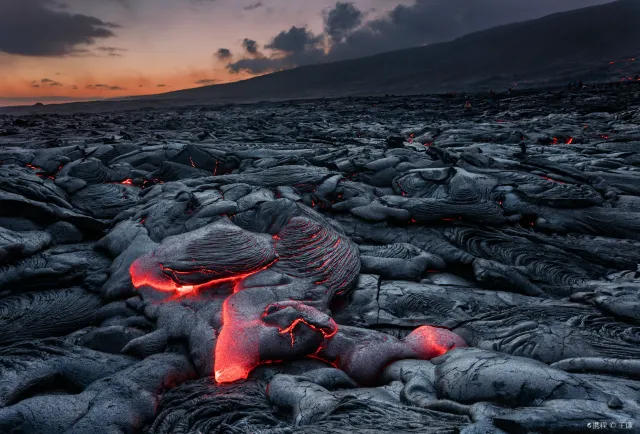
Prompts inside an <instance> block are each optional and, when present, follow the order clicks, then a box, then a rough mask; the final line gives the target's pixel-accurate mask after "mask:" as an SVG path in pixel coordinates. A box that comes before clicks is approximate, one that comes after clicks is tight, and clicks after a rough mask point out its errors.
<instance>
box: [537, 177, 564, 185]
mask: <svg viewBox="0 0 640 434" xmlns="http://www.w3.org/2000/svg"><path fill="white" fill-rule="evenodd" d="M538 176H540V178H542V179H545V180H547V181H551V182H557V183H558V184H564V182H562V181H558V180H557V179H553V178H549V177H548V176H544V175H538Z"/></svg>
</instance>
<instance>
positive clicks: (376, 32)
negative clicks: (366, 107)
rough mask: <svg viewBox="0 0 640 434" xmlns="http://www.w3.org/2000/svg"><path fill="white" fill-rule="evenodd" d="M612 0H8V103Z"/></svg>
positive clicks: (300, 59)
mask: <svg viewBox="0 0 640 434" xmlns="http://www.w3.org/2000/svg"><path fill="white" fill-rule="evenodd" d="M609 1H611V0H353V1H346V2H336V1H335V0H297V1H292V0H262V1H260V0H0V106H3V105H23V104H33V103H35V102H43V103H52V102H67V101H74V100H91V99H101V98H114V97H123V96H133V95H146V94H153V93H161V92H167V91H171V90H178V89H186V88H192V87H198V86H205V85H211V84H221V83H228V82H232V81H237V80H242V79H247V78H251V77H254V76H256V75H261V74H266V73H270V72H274V71H278V70H282V69H287V68H292V67H296V66H302V65H308V64H313V63H320V62H328V61H336V60H342V59H348V58H354V57H362V56H366V55H371V54H376V53H380V52H383V51H390V50H395V49H401V48H408V47H413V46H420V45H425V44H430V43H436V42H442V41H447V40H451V39H455V38H456V37H459V36H462V35H464V34H467V33H471V32H474V31H478V30H482V29H486V28H490V27H494V26H497V25H502V24H507V23H510V22H515V21H523V20H527V19H533V18H539V17H542V16H544V15H548V14H551V13H556V12H562V11H566V10H570V9H576V8H580V7H587V6H593V5H597V4H602V3H608V2H609Z"/></svg>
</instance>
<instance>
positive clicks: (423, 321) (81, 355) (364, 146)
mask: <svg viewBox="0 0 640 434" xmlns="http://www.w3.org/2000/svg"><path fill="white" fill-rule="evenodd" d="M638 97H640V92H639V90H638V89H636V87H631V86H629V87H626V86H622V87H620V88H613V89H601V90H583V91H574V92H567V91H557V90H549V91H539V92H524V91H522V92H520V93H518V92H516V93H514V94H513V95H511V96H509V97H507V96H500V97H499V98H498V100H497V102H496V103H494V104H492V105H489V104H488V103H487V102H485V101H484V97H482V96H472V97H471V98H472V99H473V101H474V104H473V111H472V112H463V110H462V107H463V105H464V101H465V100H466V99H467V96H463V95H460V96H453V95H447V96H442V97H438V96H430V97H414V98H402V99H400V98H395V97H387V98H377V99H372V98H360V99H358V98H350V99H342V100H328V99H325V100H310V101H304V102H289V103H263V104H257V105H249V106H242V107H240V106H237V107H236V106H230V107H217V108H212V107H202V108H188V109H179V110H175V111H170V110H162V111H160V110H144V111H134V112H126V113H111V114H94V115H72V116H53V115H39V116H31V117H24V118H15V117H0V132H2V131H9V130H10V131H11V132H12V133H11V134H10V135H9V134H5V135H3V134H0V326H1V328H0V432H3V433H4V432H7V433H47V434H49V433H67V432H69V433H114V432H118V433H133V432H145V433H166V434H169V433H214V432H224V433H258V432H259V433H273V434H276V433H280V434H284V433H338V432H345V433H347V432H365V433H386V432H392V431H396V432H415V433H458V432H460V433H467V434H469V433H504V432H507V433H524V432H557V433H566V432H575V433H581V432H588V431H589V430H590V429H594V428H593V427H596V426H597V427H599V428H598V431H601V432H638V428H639V427H640V271H639V268H638V267H639V264H640V170H638V167H639V165H640V127H639V126H638V125H640V103H639V102H638V101H639V99H638ZM603 107H608V109H607V110H609V111H607V112H603V111H602V110H603ZM612 107H615V110H613V109H612ZM605 423H606V425H604V424H605ZM594 424H597V425H594ZM590 427H591V428H590Z"/></svg>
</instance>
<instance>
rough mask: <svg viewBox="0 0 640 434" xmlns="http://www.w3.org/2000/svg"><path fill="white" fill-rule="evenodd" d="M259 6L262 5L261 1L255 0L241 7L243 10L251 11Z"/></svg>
mask: <svg viewBox="0 0 640 434" xmlns="http://www.w3.org/2000/svg"><path fill="white" fill-rule="evenodd" d="M260 7H262V2H257V3H253V4H250V5H248V6H245V7H244V8H242V9H244V10H245V11H253V10H255V9H258V8H260Z"/></svg>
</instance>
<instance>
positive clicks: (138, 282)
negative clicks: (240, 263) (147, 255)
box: [129, 258, 277, 296]
mask: <svg viewBox="0 0 640 434" xmlns="http://www.w3.org/2000/svg"><path fill="white" fill-rule="evenodd" d="M276 261H277V259H275V260H273V261H272V262H270V263H268V264H267V265H265V266H263V267H260V268H258V269H255V270H252V271H248V272H246V273H242V274H235V275H233V276H229V277H223V278H218V279H212V280H209V281H207V282H204V283H200V284H197V285H179V284H178V283H177V282H176V281H175V280H173V279H172V278H171V277H169V275H168V274H166V273H165V272H168V273H172V274H188V272H184V273H183V272H179V271H175V270H171V269H169V268H166V267H163V266H162V265H161V264H158V263H154V266H157V267H159V268H160V270H162V271H163V272H162V273H158V272H157V271H156V270H152V269H148V267H145V264H144V262H143V258H138V259H136V260H135V261H134V262H133V264H131V267H129V274H131V281H132V282H133V286H134V287H135V288H136V289H137V288H140V287H143V286H150V287H152V288H153V289H155V290H157V291H162V292H175V293H176V295H178V296H180V295H187V294H191V293H197V292H198V291H200V290H202V289H207V288H213V287H214V286H216V285H219V284H221V283H227V282H233V283H235V284H236V285H234V292H237V290H238V287H237V283H238V282H240V281H241V280H243V279H245V278H247V277H249V276H252V275H254V274H256V273H258V272H260V271H262V270H266V269H267V268H269V267H271V266H272V265H273V264H274V263H275V262H276Z"/></svg>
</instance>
